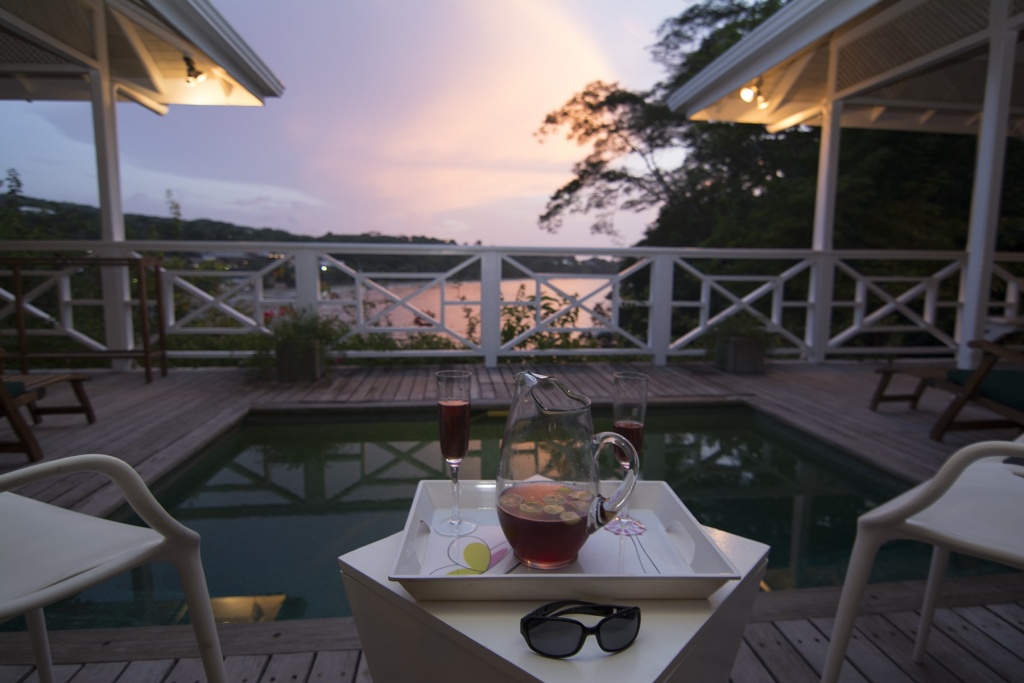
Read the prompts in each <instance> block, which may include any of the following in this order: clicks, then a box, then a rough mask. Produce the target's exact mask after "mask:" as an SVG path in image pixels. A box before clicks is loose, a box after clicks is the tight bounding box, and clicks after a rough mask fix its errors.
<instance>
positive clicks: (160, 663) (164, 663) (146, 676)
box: [117, 659, 238, 683]
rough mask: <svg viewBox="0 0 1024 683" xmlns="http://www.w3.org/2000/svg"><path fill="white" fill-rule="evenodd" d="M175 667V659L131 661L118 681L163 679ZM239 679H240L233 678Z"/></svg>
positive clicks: (128, 682) (129, 682) (130, 682)
mask: <svg viewBox="0 0 1024 683" xmlns="http://www.w3.org/2000/svg"><path fill="white" fill-rule="evenodd" d="M173 668H174V660H173V659H149V660H145V661H134V662H129V663H128V666H126V667H125V669H124V671H123V672H122V673H121V677H120V678H118V679H117V680H118V681H123V682H124V683H132V681H162V680H164V678H166V677H167V675H168V674H169V673H170V672H171V669H173ZM232 680H238V679H232Z"/></svg>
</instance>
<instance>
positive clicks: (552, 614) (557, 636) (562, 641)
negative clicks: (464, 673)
mask: <svg viewBox="0 0 1024 683" xmlns="http://www.w3.org/2000/svg"><path fill="white" fill-rule="evenodd" d="M564 614H593V615H595V616H603V617H604V619H602V620H601V621H599V622H597V624H595V625H594V626H584V625H583V624H581V623H580V622H578V621H576V620H575V619H563V618H562V615H564ZM519 632H520V633H522V634H523V638H525V639H526V644H527V645H529V646H530V649H531V650H533V651H534V652H536V653H537V654H540V655H544V656H545V657H571V656H573V655H574V654H576V653H577V652H579V651H580V650H581V649H582V648H583V643H584V641H586V639H587V636H589V635H595V636H597V644H598V645H599V646H600V647H601V649H602V650H604V651H605V652H622V651H623V650H625V649H626V648H627V647H629V646H630V645H632V644H633V641H634V640H636V634H637V633H639V632H640V608H639V607H624V606H622V605H599V604H597V603H594V602H584V601H582V600H560V601H558V602H552V603H549V604H547V605H544V606H543V607H538V608H537V609H535V610H533V611H532V612H530V613H529V614H527V615H526V616H525V617H523V618H522V619H521V620H520V621H519Z"/></svg>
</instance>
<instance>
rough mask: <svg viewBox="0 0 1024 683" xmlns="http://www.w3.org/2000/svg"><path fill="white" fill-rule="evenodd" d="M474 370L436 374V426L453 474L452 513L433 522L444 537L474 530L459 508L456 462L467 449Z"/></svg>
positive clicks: (459, 460) (460, 462) (442, 452)
mask: <svg viewBox="0 0 1024 683" xmlns="http://www.w3.org/2000/svg"><path fill="white" fill-rule="evenodd" d="M472 376H473V373H471V372H467V371H464V370H444V371H442V372H439V373H437V428H438V432H440V435H441V455H443V456H444V459H445V462H447V463H448V470H449V472H451V477H452V497H453V503H452V515H451V517H450V518H448V519H442V520H441V521H440V522H438V523H437V524H435V525H434V530H435V531H437V533H439V534H442V535H444V536H464V535H466V534H468V533H471V532H472V531H473V530H474V529H476V522H474V521H473V520H472V519H467V518H465V517H463V516H462V511H461V510H460V509H459V465H461V464H462V459H463V458H465V457H466V451H467V450H469V380H470V378H471V377H472Z"/></svg>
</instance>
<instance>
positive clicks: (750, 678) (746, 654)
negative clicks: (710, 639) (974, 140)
mask: <svg viewBox="0 0 1024 683" xmlns="http://www.w3.org/2000/svg"><path fill="white" fill-rule="evenodd" d="M729 681H730V683H775V678H774V677H773V676H772V674H771V672H769V671H768V669H767V668H766V667H765V665H764V664H762V663H761V660H760V659H758V658H757V655H755V654H754V651H753V649H751V647H750V645H748V644H747V641H746V638H744V639H743V640H742V641H740V649H739V650H738V651H737V652H736V661H735V662H734V663H733V666H732V672H731V673H730V674H729Z"/></svg>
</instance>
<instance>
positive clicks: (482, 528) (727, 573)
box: [388, 481, 739, 601]
mask: <svg viewBox="0 0 1024 683" xmlns="http://www.w3.org/2000/svg"><path fill="white" fill-rule="evenodd" d="M618 484H619V482H615V481H609V482H602V484H601V490H602V493H603V494H604V495H610V494H611V493H613V492H614V490H615V488H616V487H617V486H618ZM460 488H461V490H462V494H461V503H462V511H463V516H464V517H470V518H472V519H474V520H476V522H477V523H478V524H479V527H478V528H477V530H476V531H475V532H473V534H471V535H470V536H464V537H461V538H458V539H453V538H451V537H447V536H441V535H440V534H438V533H436V532H431V529H432V528H433V526H434V523H435V522H437V521H439V520H441V519H447V517H448V516H449V515H450V513H451V505H452V485H451V482H447V481H421V482H420V483H419V485H418V486H417V488H416V496H415V498H414V499H413V502H412V508H411V510H410V511H409V518H408V519H407V520H406V523H405V531H404V532H403V534H402V537H401V543H400V545H399V549H398V553H397V554H396V556H395V561H394V565H393V566H392V570H391V572H390V573H389V575H388V578H389V579H391V580H392V581H397V582H399V583H400V584H401V585H402V587H403V588H405V590H407V591H408V592H409V593H410V594H411V595H412V596H413V597H414V598H416V599H417V600H559V599H563V598H565V599H588V598H599V599H601V600H605V601H607V600H620V599H621V600H649V599H684V598H687V599H692V598H698V599H700V598H706V597H708V596H709V595H711V594H712V593H714V592H715V591H716V590H718V588H719V587H720V586H721V585H722V584H724V583H725V582H726V581H729V580H731V579H737V578H739V573H738V572H737V571H736V568H735V567H733V565H732V563H730V562H729V560H728V559H727V558H726V557H725V555H724V554H723V553H722V552H721V550H720V549H719V548H718V546H717V545H715V543H714V542H713V541H712V540H711V538H710V537H709V536H708V534H707V532H705V530H704V528H703V527H702V526H701V525H700V524H699V523H698V522H697V520H696V519H694V517H693V515H692V514H690V511H689V510H687V509H686V506H685V505H683V503H682V501H680V500H679V498H678V497H677V496H676V495H675V493H674V492H673V491H672V489H671V488H669V486H668V484H666V483H665V482H663V481H638V482H637V483H636V488H635V489H634V491H633V495H632V496H631V497H630V501H629V502H630V505H629V511H630V515H632V516H633V517H635V518H636V519H639V520H640V521H642V522H643V523H644V524H645V525H646V526H647V531H646V533H644V534H643V535H641V536H616V535H615V534H613V533H611V532H609V531H607V530H606V529H600V530H598V531H596V532H595V533H593V534H592V535H591V536H590V537H589V538H588V539H587V542H586V543H585V544H584V546H583V549H582V550H581V551H580V554H579V557H578V558H577V560H576V561H575V562H573V563H572V564H571V565H569V566H568V567H564V568H562V569H556V570H540V569H530V568H529V567H527V566H525V565H523V564H521V563H520V562H519V561H518V560H516V559H515V555H514V554H513V553H512V551H511V549H510V548H509V546H508V542H507V541H506V540H505V536H504V534H503V533H502V532H501V527H500V526H499V525H498V513H497V510H496V509H495V500H494V496H495V482H494V481H463V482H461V483H460ZM467 549H468V550H469V552H468V553H467V552H466V551H467ZM480 570H483V572H482V573H481V571H480ZM452 572H457V573H452Z"/></svg>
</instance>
